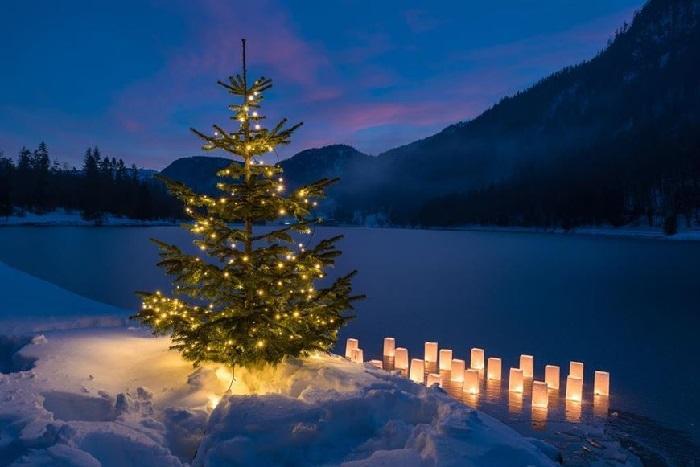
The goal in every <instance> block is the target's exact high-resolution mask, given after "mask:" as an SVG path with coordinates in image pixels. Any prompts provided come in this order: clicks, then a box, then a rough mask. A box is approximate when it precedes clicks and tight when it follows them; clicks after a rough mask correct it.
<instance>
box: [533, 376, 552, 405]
mask: <svg viewBox="0 0 700 467" xmlns="http://www.w3.org/2000/svg"><path fill="white" fill-rule="evenodd" d="M548 403H549V396H548V395H547V383H545V382H544V381H533V382H532V406H533V407H540V408H544V407H547V405H548Z"/></svg>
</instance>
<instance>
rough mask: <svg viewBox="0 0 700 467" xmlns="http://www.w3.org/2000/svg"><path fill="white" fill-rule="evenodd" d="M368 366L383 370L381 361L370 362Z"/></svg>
mask: <svg viewBox="0 0 700 467" xmlns="http://www.w3.org/2000/svg"><path fill="white" fill-rule="evenodd" d="M369 364H370V365H372V366H373V367H375V368H379V369H380V370H381V369H382V368H383V366H384V365H383V364H382V361H381V360H370V361H369Z"/></svg>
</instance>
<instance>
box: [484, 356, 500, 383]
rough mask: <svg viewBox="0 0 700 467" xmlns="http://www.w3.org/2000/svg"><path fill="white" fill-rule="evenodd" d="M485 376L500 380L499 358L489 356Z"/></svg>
mask: <svg viewBox="0 0 700 467" xmlns="http://www.w3.org/2000/svg"><path fill="white" fill-rule="evenodd" d="M486 377H487V378H488V379H490V380H494V381H500V379H501V359H500V358H496V357H489V359H488V369H487V375H486Z"/></svg>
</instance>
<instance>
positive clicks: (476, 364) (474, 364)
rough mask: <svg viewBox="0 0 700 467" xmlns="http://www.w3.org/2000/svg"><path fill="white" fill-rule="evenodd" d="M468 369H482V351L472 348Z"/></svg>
mask: <svg viewBox="0 0 700 467" xmlns="http://www.w3.org/2000/svg"><path fill="white" fill-rule="evenodd" d="M470 367H471V368H474V369H475V370H483V369H484V349H479V348H473V349H472V350H471V361H470Z"/></svg>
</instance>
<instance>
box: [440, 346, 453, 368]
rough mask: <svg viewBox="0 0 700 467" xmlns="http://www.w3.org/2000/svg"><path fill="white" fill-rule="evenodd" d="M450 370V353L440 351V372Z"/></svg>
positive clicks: (446, 350)
mask: <svg viewBox="0 0 700 467" xmlns="http://www.w3.org/2000/svg"><path fill="white" fill-rule="evenodd" d="M451 368H452V351H451V350H450V349H440V371H450V369H451Z"/></svg>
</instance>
